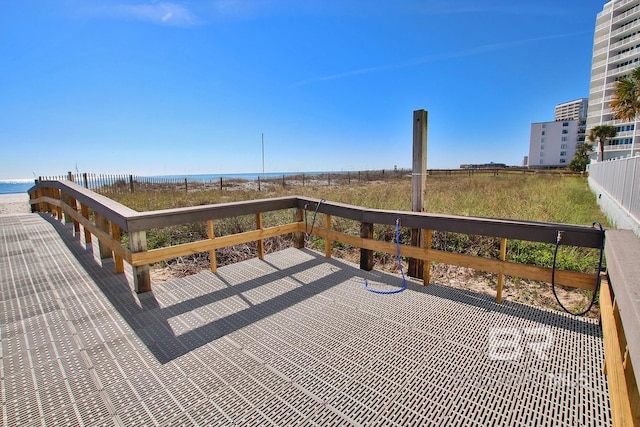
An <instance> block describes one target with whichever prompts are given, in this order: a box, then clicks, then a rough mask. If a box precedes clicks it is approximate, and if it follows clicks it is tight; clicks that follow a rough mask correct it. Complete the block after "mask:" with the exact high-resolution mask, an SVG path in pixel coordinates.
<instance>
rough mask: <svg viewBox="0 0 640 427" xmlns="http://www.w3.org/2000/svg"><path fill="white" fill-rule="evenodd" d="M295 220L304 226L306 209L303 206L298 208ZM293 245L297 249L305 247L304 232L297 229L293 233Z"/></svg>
mask: <svg viewBox="0 0 640 427" xmlns="http://www.w3.org/2000/svg"><path fill="white" fill-rule="evenodd" d="M293 220H294V221H295V222H297V223H298V224H300V225H301V226H303V227H304V224H303V221H304V211H303V210H302V209H301V208H296V211H295V214H294V217H293ZM293 247H294V248H297V249H302V248H304V232H302V231H296V232H294V233H293Z"/></svg>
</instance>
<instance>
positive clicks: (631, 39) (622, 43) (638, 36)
mask: <svg viewBox="0 0 640 427" xmlns="http://www.w3.org/2000/svg"><path fill="white" fill-rule="evenodd" d="M638 40H640V34H636V35H635V36H633V37H629V38H627V39H624V40H620V41H619V42H616V43H613V44H612V45H611V46H609V47H608V48H605V49H617V48H619V47H623V46H625V45H628V44H633V43H634V42H637V41H638ZM600 50H602V49H599V51H600ZM594 56H595V54H594Z"/></svg>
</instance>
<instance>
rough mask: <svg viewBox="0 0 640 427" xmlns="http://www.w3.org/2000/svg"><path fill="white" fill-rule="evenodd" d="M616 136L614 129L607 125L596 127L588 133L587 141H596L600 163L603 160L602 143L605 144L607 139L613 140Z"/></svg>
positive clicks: (616, 132)
mask: <svg viewBox="0 0 640 427" xmlns="http://www.w3.org/2000/svg"><path fill="white" fill-rule="evenodd" d="M617 134H618V131H617V130H616V128H615V127H613V126H609V125H600V126H596V127H594V128H593V129H591V131H590V132H589V141H591V142H596V141H598V147H599V151H600V159H599V160H600V161H602V160H604V143H605V142H607V139H611V138H615V136H616V135H617Z"/></svg>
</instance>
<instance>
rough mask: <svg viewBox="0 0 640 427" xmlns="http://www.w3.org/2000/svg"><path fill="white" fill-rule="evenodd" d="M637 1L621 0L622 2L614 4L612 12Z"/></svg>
mask: <svg viewBox="0 0 640 427" xmlns="http://www.w3.org/2000/svg"><path fill="white" fill-rule="evenodd" d="M637 1H638V0H622V1H619V2H617V3H614V5H613V10H618V9H620V8H623V7H625V6H626V5H628V4H630V3H633V2H637Z"/></svg>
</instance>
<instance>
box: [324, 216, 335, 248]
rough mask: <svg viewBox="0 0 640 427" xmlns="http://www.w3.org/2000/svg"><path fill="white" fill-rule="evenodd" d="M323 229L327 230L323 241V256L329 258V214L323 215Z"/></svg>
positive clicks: (330, 243)
mask: <svg viewBox="0 0 640 427" xmlns="http://www.w3.org/2000/svg"><path fill="white" fill-rule="evenodd" d="M324 228H325V229H326V230H327V236H326V237H325V239H324V256H325V257H326V258H331V246H332V243H333V242H332V241H331V239H330V238H329V233H331V215H329V214H324Z"/></svg>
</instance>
